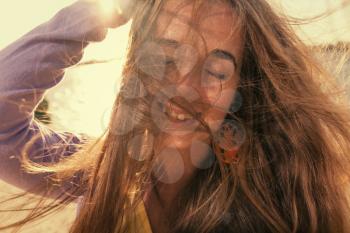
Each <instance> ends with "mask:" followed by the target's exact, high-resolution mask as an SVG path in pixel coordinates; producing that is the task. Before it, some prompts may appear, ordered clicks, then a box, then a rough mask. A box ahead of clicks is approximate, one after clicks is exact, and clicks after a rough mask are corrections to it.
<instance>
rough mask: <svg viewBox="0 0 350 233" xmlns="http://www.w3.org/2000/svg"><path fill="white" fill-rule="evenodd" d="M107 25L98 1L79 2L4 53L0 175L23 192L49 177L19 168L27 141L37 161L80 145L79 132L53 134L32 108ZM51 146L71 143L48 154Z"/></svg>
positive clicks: (0, 64)
mask: <svg viewBox="0 0 350 233" xmlns="http://www.w3.org/2000/svg"><path fill="white" fill-rule="evenodd" d="M108 26H109V25H108V24H107V21H106V18H104V15H103V14H102V13H101V8H100V7H99V5H98V4H97V3H93V2H87V1H78V2H76V3H74V4H73V5H70V6H68V7H66V8H64V9H62V10H60V11H59V12H58V13H57V14H56V15H55V16H54V17H53V18H52V19H51V20H49V21H48V22H46V23H44V24H42V25H40V26H38V27H36V28H35V29H34V30H32V31H30V32H29V33H27V34H26V35H24V36H23V37H21V38H20V39H18V40H17V41H15V42H14V43H12V44H11V45H9V46H8V47H6V48H5V49H3V50H2V51H0V179H2V180H4V181H5V182H7V183H10V184H12V185H15V186H17V187H20V188H22V189H25V190H27V189H29V188H31V187H33V186H35V185H36V184H38V183H40V182H44V178H45V177H46V175H44V174H43V175H32V174H27V173H25V172H24V171H23V169H21V164H20V161H19V156H20V154H21V152H22V151H23V150H24V149H25V146H26V145H27V146H28V142H31V144H32V145H31V146H29V147H28V155H29V157H30V159H31V160H33V161H35V162H51V161H52V162H54V161H57V159H58V157H59V156H60V155H61V154H62V155H64V156H68V155H71V154H72V153H73V152H74V151H75V146H74V144H79V143H82V138H80V137H79V136H78V135H74V134H71V133H59V132H54V131H53V130H51V129H50V128H48V127H47V126H44V125H42V124H40V123H39V122H37V121H36V120H34V110H35V108H36V106H37V105H38V104H39V102H40V101H41V100H42V99H43V96H44V94H45V92H46V91H47V89H49V88H51V87H53V86H55V85H56V84H58V83H59V82H60V81H61V80H62V78H63V76H64V70H65V68H67V67H69V66H72V65H74V64H76V63H77V62H78V61H79V60H80V59H81V58H82V55H83V49H84V48H85V47H86V46H87V45H88V43H89V42H97V41H102V40H103V39H104V38H105V36H106V34H107V28H108ZM53 145H70V146H61V148H59V149H58V150H56V151H55V152H53V151H52V150H51V151H50V152H48V150H49V149H50V148H51V147H52V146H53Z"/></svg>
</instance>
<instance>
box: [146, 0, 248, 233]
mask: <svg viewBox="0 0 350 233" xmlns="http://www.w3.org/2000/svg"><path fill="white" fill-rule="evenodd" d="M179 4H181V1H178V0H176V1H175V0H170V1H168V2H167V3H166V5H165V8H164V10H163V11H162V13H161V14H160V16H159V18H158V20H157V28H156V32H155V38H156V39H157V40H158V41H159V44H160V45H161V46H162V48H163V49H164V51H165V54H166V56H167V57H174V53H176V49H177V48H179V47H181V46H182V45H190V46H191V47H192V48H195V49H196V52H197V55H196V56H193V57H192V58H189V60H187V61H186V62H184V63H185V64H188V63H191V62H190V61H191V59H192V61H195V62H193V63H195V64H196V66H192V67H187V68H184V69H183V70H182V71H181V72H178V73H177V74H178V77H175V79H176V80H174V83H176V85H177V87H178V89H179V90H180V92H181V89H183V91H182V92H181V93H182V94H183V95H184V96H186V95H188V94H191V90H196V92H197V93H198V96H199V98H197V100H198V99H199V100H200V101H202V102H205V103H210V104H211V105H210V107H206V108H200V107H197V106H196V104H193V105H192V106H193V108H194V109H195V110H196V112H200V113H201V114H202V117H203V119H204V120H205V122H207V123H208V125H209V127H210V129H211V130H212V131H214V132H215V131H216V130H217V129H218V127H219V126H220V124H221V123H222V121H223V120H224V117H225V115H226V113H225V111H227V110H228V109H229V106H230V103H231V102H232V100H233V96H234V94H235V90H236V88H237V85H238V81H239V70H240V66H241V60H242V53H243V39H242V35H241V34H242V33H241V30H240V29H239V27H237V26H239V23H238V20H237V17H235V16H234V15H233V14H232V9H231V6H230V5H229V4H228V3H223V2H215V3H207V4H206V6H205V7H206V9H205V10H203V11H201V12H200V15H199V16H200V20H199V24H198V25H197V27H196V28H195V29H194V27H193V26H190V25H193V22H192V21H191V12H192V7H193V6H192V5H191V4H186V5H184V6H182V7H181V8H177V7H178V6H179ZM174 16H175V17H174ZM218 25H219V26H218ZM233 28H235V29H236V30H234V31H233V30H232V29H233ZM193 29H194V30H193ZM217 50H220V51H224V53H225V54H226V55H227V54H229V55H230V56H232V57H233V58H234V61H232V59H228V57H227V56H219V55H217V54H216V53H215V51H217ZM221 54H222V53H221ZM195 67H199V69H196V68H195ZM207 69H209V73H208V72H206V73H205V75H209V76H207V77H209V78H213V79H214V80H215V79H216V78H217V76H215V77H214V76H212V73H213V72H215V75H217V74H218V73H219V74H224V75H226V76H227V77H226V79H225V81H224V82H223V86H222V91H221V94H220V95H219V96H218V95H216V94H215V93H216V92H215V93H214V94H213V92H214V91H213V90H212V89H213V88H212V89H210V88H203V86H202V85H201V80H202V79H203V70H207ZM183 87H190V88H187V89H186V88H183ZM214 89H215V88H214ZM213 96H214V97H215V98H214V97H213ZM213 100H215V101H213ZM195 140H200V141H203V142H206V143H208V144H209V141H208V134H207V133H205V132H203V131H200V130H194V131H191V132H190V133H188V134H186V135H178V134H176V132H174V133H172V132H163V133H162V134H161V135H160V136H159V137H158V138H157V139H156V141H157V143H156V145H157V146H156V148H155V152H156V154H157V153H161V151H162V150H164V149H165V148H171V149H172V150H176V151H177V152H179V153H178V154H177V156H181V159H182V161H183V174H182V175H181V176H180V178H179V179H178V180H177V181H176V182H159V183H158V184H157V190H158V192H159V194H160V197H161V200H158V199H157V198H156V197H155V194H154V192H146V195H145V197H144V202H145V206H146V209H147V213H148V216H149V219H150V222H151V225H152V228H154V229H153V230H154V232H166V223H165V219H164V216H166V215H167V214H169V213H170V211H174V209H173V208H172V203H173V202H174V200H175V199H176V196H177V194H178V192H179V191H180V190H181V189H183V188H184V187H185V186H186V184H187V183H188V182H189V181H190V180H191V178H192V177H193V175H194V174H195V173H196V171H197V170H198V168H197V167H196V166H194V165H193V163H192V162H191V159H190V147H191V143H192V142H193V141H195ZM200 153H206V151H205V149H203V151H201V152H200ZM162 162H163V163H164V164H165V172H166V173H168V174H170V175H171V174H173V173H174V172H175V173H176V170H178V167H177V166H176V165H174V164H176V163H174V161H172V160H171V159H170V160H164V161H162ZM161 206H162V207H161Z"/></svg>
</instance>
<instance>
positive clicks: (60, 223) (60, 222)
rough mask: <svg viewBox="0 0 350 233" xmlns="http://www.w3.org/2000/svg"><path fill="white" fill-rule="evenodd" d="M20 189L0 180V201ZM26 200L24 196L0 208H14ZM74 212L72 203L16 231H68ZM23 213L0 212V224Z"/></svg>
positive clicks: (10, 232)
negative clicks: (56, 212)
mask: <svg viewBox="0 0 350 233" xmlns="http://www.w3.org/2000/svg"><path fill="white" fill-rule="evenodd" d="M20 191H21V190H20V189H18V188H16V187H13V186H11V185H8V184H6V183H4V182H2V181H0V201H2V200H4V199H5V198H6V197H9V195H10V194H16V193H18V192H20ZM26 201H28V200H27V199H24V198H22V199H19V200H16V201H11V203H7V204H5V205H1V206H0V209H1V210H3V209H5V208H15V206H17V205H19V204H22V203H23V202H26ZM75 212H76V205H75V204H74V205H73V204H72V205H70V206H68V207H66V208H65V209H64V210H62V211H60V212H59V213H58V214H55V215H51V216H47V217H45V218H43V219H41V220H40V221H37V222H35V223H33V224H30V225H27V226H25V227H24V228H22V229H21V230H20V231H19V232H18V233H66V232H68V229H69V226H70V225H71V223H72V221H73V220H74V218H75ZM27 213H28V212H27ZM25 214H26V213H22V212H13V213H4V212H0V224H1V225H3V224H5V223H10V222H13V221H15V220H18V219H21V217H23V216H25ZM12 231H13V230H3V231H0V232H1V233H12Z"/></svg>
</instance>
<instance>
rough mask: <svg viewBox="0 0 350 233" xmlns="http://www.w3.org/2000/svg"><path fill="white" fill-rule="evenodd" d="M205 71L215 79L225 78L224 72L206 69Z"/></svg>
mask: <svg viewBox="0 0 350 233" xmlns="http://www.w3.org/2000/svg"><path fill="white" fill-rule="evenodd" d="M205 72H207V73H208V74H209V75H211V76H213V77H215V78H217V79H220V80H225V79H226V75H225V74H220V73H216V72H213V71H210V70H208V69H206V70H205Z"/></svg>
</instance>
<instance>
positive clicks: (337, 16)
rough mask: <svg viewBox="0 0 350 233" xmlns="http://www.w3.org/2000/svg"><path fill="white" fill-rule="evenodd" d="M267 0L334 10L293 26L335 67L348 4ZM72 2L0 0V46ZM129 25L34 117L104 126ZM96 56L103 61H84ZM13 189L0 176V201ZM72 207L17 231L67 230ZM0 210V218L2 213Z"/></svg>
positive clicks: (81, 128) (300, 11) (303, 9)
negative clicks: (0, 179) (323, 15)
mask: <svg viewBox="0 0 350 233" xmlns="http://www.w3.org/2000/svg"><path fill="white" fill-rule="evenodd" d="M270 1H271V4H272V5H273V6H274V7H275V8H276V10H278V11H280V12H281V13H284V14H287V15H289V16H292V17H296V18H310V17H313V16H316V15H320V14H322V13H324V12H327V11H328V12H330V11H332V10H334V9H336V10H335V12H334V13H333V14H330V15H328V16H325V17H322V18H320V19H317V20H313V21H312V22H309V23H307V24H303V25H298V26H295V30H296V32H297V33H298V35H299V36H300V37H301V39H302V40H303V41H304V42H305V43H306V44H308V45H309V46H312V47H313V48H315V53H317V54H318V55H321V56H320V57H322V58H323V59H324V60H323V62H324V63H325V65H326V66H327V67H328V68H329V69H331V70H335V69H334V67H333V66H335V64H337V61H338V60H339V59H340V57H341V55H342V53H344V54H345V53H347V52H348V50H349V45H350V44H349V41H350V7H347V6H343V5H342V4H343V3H344V0H317V1H305V0H270ZM73 2H74V0H50V1H47V0H31V1H23V0H11V1H5V0H0V50H1V49H2V48H4V47H6V46H7V45H9V44H10V43H12V42H13V41H15V40H16V39H18V38H19V37H21V36H22V35H23V34H25V33H26V32H28V31H30V30H31V29H32V28H34V27H35V26H37V25H39V24H41V23H43V22H45V21H47V20H49V19H50V18H51V17H52V16H53V15H54V14H55V13H56V12H57V11H58V10H60V9H61V8H63V7H65V6H68V5H70V4H72V3H73ZM129 28H130V24H127V25H125V26H123V27H120V28H118V29H112V30H110V31H109V34H108V36H107V38H106V39H105V40H104V41H103V42H101V43H93V44H90V45H89V47H88V48H87V49H86V50H85V54H84V57H83V59H82V61H81V63H80V65H78V66H75V67H73V68H70V69H67V71H66V75H65V78H64V79H63V80H62V82H61V83H59V84H58V85H57V86H56V87H54V88H52V89H51V90H49V91H48V92H47V94H46V97H45V100H44V101H43V103H42V104H41V105H40V106H39V108H38V110H37V112H36V117H37V118H38V119H40V120H42V121H44V122H46V123H47V124H49V125H50V127H52V128H54V129H59V130H67V131H71V132H75V133H83V134H86V135H89V136H91V137H98V136H99V135H101V133H102V132H103V131H104V130H105V128H106V126H107V123H108V117H109V114H110V112H109V111H110V109H111V105H112V104H113V101H114V98H115V96H116V94H117V93H118V90H119V87H120V74H121V69H122V65H123V63H124V57H125V54H126V47H127V42H128V32H129ZM334 52H338V53H337V55H336V56H334V55H333V54H334ZM325 54H326V56H324V55H325ZM327 54H329V56H328V55H327ZM325 58H327V59H325ZM96 60H97V61H108V62H97V63H96V64H90V63H91V61H96ZM349 72H350V64H349V61H348V60H346V61H345V63H344V66H342V67H341V72H340V74H339V75H338V76H339V77H338V78H339V80H341V81H342V82H344V83H345V82H347V76H348V74H349ZM0 85H1V83H0ZM17 191H19V190H17V189H16V188H14V187H12V186H10V185H8V184H5V183H3V182H1V181H0V200H1V198H3V197H4V196H6V195H7V194H9V193H16V192H17ZM75 208H76V207H75V206H74V205H71V206H69V207H68V208H66V209H65V210H64V211H63V212H62V213H60V214H59V215H57V216H54V217H49V218H46V219H43V220H42V221H40V223H38V224H35V225H33V226H29V227H26V228H24V229H23V230H22V231H21V232H25V233H32V232H33V233H34V232H35V233H44V232H45V233H54V232H60V233H61V232H67V230H68V228H69V224H70V223H71V222H72V221H73V220H74V216H75ZM0 215H1V216H0V219H3V217H5V216H4V215H3V214H0ZM19 215H20V214H18V213H16V214H12V215H9V216H6V217H5V218H7V219H13V220H14V219H15V218H16V217H17V216H19ZM9 232H10V231H9Z"/></svg>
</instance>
